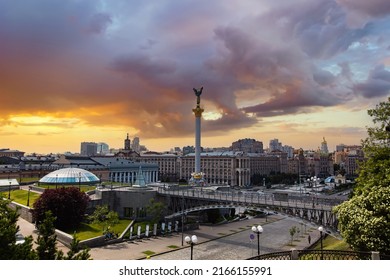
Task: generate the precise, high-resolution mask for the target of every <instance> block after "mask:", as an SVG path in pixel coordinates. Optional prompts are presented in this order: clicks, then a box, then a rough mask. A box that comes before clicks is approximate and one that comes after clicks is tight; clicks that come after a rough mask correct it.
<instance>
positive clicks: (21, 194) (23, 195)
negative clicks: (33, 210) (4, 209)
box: [1, 190, 40, 207]
mask: <svg viewBox="0 0 390 280" xmlns="http://www.w3.org/2000/svg"><path fill="white" fill-rule="evenodd" d="M1 195H2V196H3V197H5V198H8V192H2V193H1ZM39 196H40V194H38V193H35V192H31V191H30V207H32V205H33V204H34V202H35V200H37V199H38V197H39ZM27 198H28V191H25V190H12V191H11V200H12V201H14V202H17V203H20V204H22V205H26V206H27Z"/></svg>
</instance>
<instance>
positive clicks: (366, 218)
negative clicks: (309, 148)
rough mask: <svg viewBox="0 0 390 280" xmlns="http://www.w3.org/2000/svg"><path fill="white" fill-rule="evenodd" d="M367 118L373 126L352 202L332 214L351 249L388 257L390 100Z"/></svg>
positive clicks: (389, 243)
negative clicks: (369, 118) (335, 217)
mask: <svg viewBox="0 0 390 280" xmlns="http://www.w3.org/2000/svg"><path fill="white" fill-rule="evenodd" d="M368 114H369V115H370V116H371V117H373V122H374V126H373V127H370V128H368V129H367V132H368V137H367V138H366V139H365V140H363V141H362V144H363V150H364V153H365V156H366V160H365V161H364V162H363V163H361V165H360V168H359V174H358V178H357V180H356V181H357V185H356V188H355V189H354V192H353V196H352V198H351V199H350V200H348V201H345V202H343V203H342V204H340V205H338V206H337V207H335V208H334V211H335V213H336V214H337V216H338V220H339V229H340V231H341V234H342V236H343V237H344V239H345V240H346V242H347V243H348V244H349V245H350V246H351V248H353V249H354V250H358V251H367V250H372V251H379V252H381V253H384V254H390V207H389V205H390V188H389V185H390V131H389V130H390V129H389V128H390V98H389V99H388V101H387V102H381V103H379V104H378V105H377V106H376V108H375V109H371V110H368Z"/></svg>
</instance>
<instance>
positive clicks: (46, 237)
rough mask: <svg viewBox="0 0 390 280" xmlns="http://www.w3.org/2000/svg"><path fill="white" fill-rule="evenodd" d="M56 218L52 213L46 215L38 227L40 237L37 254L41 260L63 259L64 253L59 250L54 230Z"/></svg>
mask: <svg viewBox="0 0 390 280" xmlns="http://www.w3.org/2000/svg"><path fill="white" fill-rule="evenodd" d="M54 221H55V217H53V214H52V213H51V212H50V211H47V212H46V213H45V218H44V219H43V221H42V223H40V224H39V225H38V230H39V235H38V240H37V242H36V243H37V244H38V247H37V249H36V250H37V254H38V258H39V259H40V260H57V259H61V258H62V254H61V253H62V252H61V253H60V252H59V251H58V250H57V247H56V242H57V236H56V235H55V228H54Z"/></svg>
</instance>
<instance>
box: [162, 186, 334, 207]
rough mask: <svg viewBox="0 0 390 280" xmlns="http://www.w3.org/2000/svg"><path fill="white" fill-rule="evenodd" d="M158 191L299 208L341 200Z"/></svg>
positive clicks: (321, 205)
mask: <svg viewBox="0 0 390 280" xmlns="http://www.w3.org/2000/svg"><path fill="white" fill-rule="evenodd" d="M158 193H160V194H162V195H172V196H179V197H185V198H197V199H204V200H214V201H218V202H236V203H240V202H242V203H245V204H262V205H272V206H281V207H282V206H287V207H294V206H296V207H301V208H316V209H322V210H330V209H331V208H332V207H333V206H335V205H338V204H340V202H341V201H339V200H333V199H324V198H321V199H318V198H314V197H307V196H301V197H298V196H292V197H289V196H284V197H278V196H274V195H272V194H260V193H256V192H253V193H242V192H239V191H227V192H219V191H214V192H209V191H203V190H202V189H183V190H181V189H173V190H169V189H165V188H163V187H159V188H158Z"/></svg>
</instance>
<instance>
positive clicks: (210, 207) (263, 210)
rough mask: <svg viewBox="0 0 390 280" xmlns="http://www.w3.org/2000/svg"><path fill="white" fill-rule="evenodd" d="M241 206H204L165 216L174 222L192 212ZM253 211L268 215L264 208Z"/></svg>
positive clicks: (230, 204) (256, 208) (231, 204)
mask: <svg viewBox="0 0 390 280" xmlns="http://www.w3.org/2000/svg"><path fill="white" fill-rule="evenodd" d="M239 206H242V205H236V204H234V203H228V204H212V205H204V206H198V207H192V208H189V209H184V211H179V212H176V213H173V214H171V215H168V216H165V219H167V220H172V219H175V218H178V217H181V216H183V215H187V214H189V213H191V212H198V211H204V210H212V209H227V208H236V207H239ZM251 210H254V211H261V212H264V213H265V214H268V213H267V210H266V209H264V208H259V207H255V208H253V207H251Z"/></svg>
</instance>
